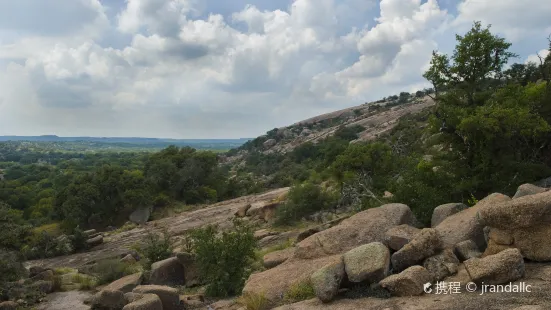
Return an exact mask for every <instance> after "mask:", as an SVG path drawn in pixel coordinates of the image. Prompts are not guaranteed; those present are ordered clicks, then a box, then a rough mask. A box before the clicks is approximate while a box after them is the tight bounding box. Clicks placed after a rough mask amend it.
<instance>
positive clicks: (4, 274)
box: [0, 249, 25, 284]
mask: <svg viewBox="0 0 551 310" xmlns="http://www.w3.org/2000/svg"><path fill="white" fill-rule="evenodd" d="M24 272H25V268H24V267H23V264H22V263H21V255H19V254H18V253H17V252H14V251H7V250H5V249H0V284H1V283H4V282H9V281H16V280H18V279H19V278H20V277H21V276H22V275H23V274H24Z"/></svg>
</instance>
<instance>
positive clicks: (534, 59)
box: [524, 49, 549, 64]
mask: <svg viewBox="0 0 551 310" xmlns="http://www.w3.org/2000/svg"><path fill="white" fill-rule="evenodd" d="M538 55H539V57H538ZM547 55H549V50H548V49H545V50H541V51H539V52H538V53H537V54H532V55H528V57H526V60H525V61H524V63H526V64H527V63H529V62H534V63H536V64H539V63H540V57H541V58H543V59H545V57H547Z"/></svg>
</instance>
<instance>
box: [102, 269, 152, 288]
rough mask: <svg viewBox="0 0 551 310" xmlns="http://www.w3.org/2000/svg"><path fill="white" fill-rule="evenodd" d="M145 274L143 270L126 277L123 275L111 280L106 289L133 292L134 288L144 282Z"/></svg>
mask: <svg viewBox="0 0 551 310" xmlns="http://www.w3.org/2000/svg"><path fill="white" fill-rule="evenodd" d="M142 280H143V274H142V273H141V272H138V273H135V274H131V275H129V276H126V277H122V278H120V279H118V280H115V281H113V282H111V283H110V284H109V285H107V286H106V287H105V288H104V289H106V290H110V291H121V292H123V293H128V292H132V290H133V289H134V288H135V287H136V286H138V285H140V284H142Z"/></svg>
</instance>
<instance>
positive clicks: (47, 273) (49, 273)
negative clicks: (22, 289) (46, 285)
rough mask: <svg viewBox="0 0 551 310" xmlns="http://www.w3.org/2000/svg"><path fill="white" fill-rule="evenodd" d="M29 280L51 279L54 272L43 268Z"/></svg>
mask: <svg viewBox="0 0 551 310" xmlns="http://www.w3.org/2000/svg"><path fill="white" fill-rule="evenodd" d="M31 280H32V281H39V280H44V281H53V280H54V272H53V271H52V270H44V271H42V272H41V273H39V274H37V275H34V276H33V277H32V278H31Z"/></svg>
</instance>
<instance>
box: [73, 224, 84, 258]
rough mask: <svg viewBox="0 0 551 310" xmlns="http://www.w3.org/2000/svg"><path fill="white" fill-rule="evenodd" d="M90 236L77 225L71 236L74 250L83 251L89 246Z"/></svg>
mask: <svg viewBox="0 0 551 310" xmlns="http://www.w3.org/2000/svg"><path fill="white" fill-rule="evenodd" d="M87 239H88V237H87V236H86V235H85V234H84V231H83V230H82V229H80V227H79V226H77V227H75V229H74V230H73V233H72V235H71V237H70V240H71V245H72V247H73V251H74V252H81V251H84V250H86V249H87V248H88V243H86V240H87Z"/></svg>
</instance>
